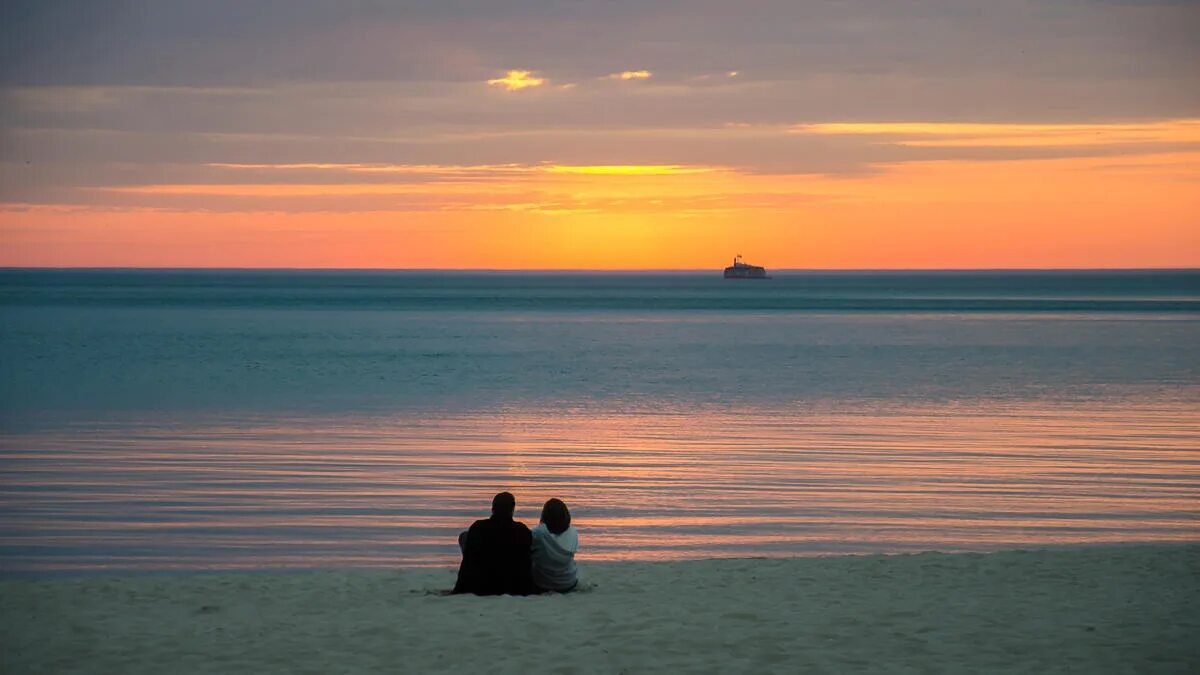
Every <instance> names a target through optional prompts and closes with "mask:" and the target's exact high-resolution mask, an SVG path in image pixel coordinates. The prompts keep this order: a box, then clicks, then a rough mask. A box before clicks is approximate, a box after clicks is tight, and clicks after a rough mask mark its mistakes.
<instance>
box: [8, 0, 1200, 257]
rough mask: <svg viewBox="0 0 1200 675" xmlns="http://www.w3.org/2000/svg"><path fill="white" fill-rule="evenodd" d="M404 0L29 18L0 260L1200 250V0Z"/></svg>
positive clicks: (17, 69)
mask: <svg viewBox="0 0 1200 675" xmlns="http://www.w3.org/2000/svg"><path fill="white" fill-rule="evenodd" d="M939 1H940V0H934V4H937V2H939ZM972 2H975V0H972ZM402 4H403V5H404V6H403V7H402V8H401V9H397V10H396V12H395V13H394V14H392V13H389V12H390V11H391V10H387V11H385V10H382V9H381V10H378V11H379V12H381V14H380V15H379V16H356V15H354V14H353V13H350V14H348V15H347V16H346V17H341V18H338V19H336V20H331V19H329V18H328V17H327V16H326V15H325V14H323V13H322V12H321V11H318V9H315V8H316V5H313V6H312V7H310V6H309V4H308V3H306V2H301V3H300V4H298V5H297V17H296V18H295V19H294V24H292V23H289V24H287V25H286V26H282V25H280V24H277V23H276V22H274V21H273V20H272V19H271V17H270V16H269V15H268V14H262V15H261V16H260V15H259V14H257V13H255V12H253V11H251V10H249V9H248V10H247V14H246V16H245V17H243V18H244V19H245V21H246V24H245V25H243V26H241V27H240V28H239V29H238V31H232V32H231V29H229V28H228V27H227V26H226V24H225V23H222V22H220V21H216V20H215V18H214V21H212V22H206V21H200V20H199V19H198V18H197V17H194V16H193V17H192V18H191V19H189V21H192V22H198V23H197V25H195V26H190V27H189V26H186V23H187V22H184V23H180V20H179V17H180V16H184V15H187V16H192V15H191V14H189V12H192V10H190V9H187V6H186V5H185V4H180V3H174V2H166V3H164V4H163V5H161V6H159V9H158V10H156V11H157V12H158V14H155V13H154V12H150V13H148V14H145V15H136V16H135V15H131V16H125V15H123V14H121V13H120V12H117V13H115V14H114V15H113V16H111V17H107V18H106V19H105V21H107V22H108V23H105V22H101V23H99V24H97V25H95V26H81V27H79V31H80V32H79V35H78V36H77V37H78V39H80V40H83V39H85V38H86V39H100V38H102V37H104V36H105V35H118V34H121V35H129V36H131V37H130V41H129V42H128V43H125V42H122V43H120V45H116V44H115V43H114V44H113V45H110V46H109V47H107V48H106V50H108V51H105V50H101V51H98V52H95V53H88V54H83V53H82V52H81V53H78V54H77V53H76V52H73V51H70V50H66V51H59V52H54V51H53V50H52V49H51V47H53V45H54V44H57V42H56V41H61V40H66V39H67V38H68V37H70V34H69V31H68V30H67V28H68V27H66V26H64V25H63V24H61V21H62V17H61V16H60V15H50V14H46V15H44V16H43V15H41V14H38V13H37V12H33V11H32V10H31V13H30V14H29V16H18V17H16V18H17V19H21V20H23V21H24V22H25V23H23V24H21V25H20V26H19V27H20V28H21V30H22V31H24V32H23V33H22V35H25V37H22V38H20V40H17V38H18V37H20V36H17V35H16V34H15V33H14V35H13V36H11V37H13V40H15V41H14V42H12V44H14V45H17V46H16V47H14V49H16V51H14V54H16V55H17V56H19V57H20V58H14V59H13V60H11V63H10V65H11V67H10V68H8V69H2V70H0V100H2V102H3V112H4V114H3V115H2V116H0V132H2V133H3V135H4V138H5V139H6V143H5V144H4V147H3V148H2V149H0V266H122V267H300V268H307V267H313V268H320V267H332V268H350V267H366V268H427V267H438V268H509V269H512V268H531V269H532V268H554V269H564V268H571V269H621V268H637V269H646V268H650V269H671V268H677V269H678V268H682V269H697V268H702V269H710V268H715V267H720V266H723V265H724V264H727V261H728V260H729V259H730V258H731V257H732V256H733V255H734V254H736V253H740V254H743V255H744V256H745V257H746V259H747V260H749V261H751V262H753V263H756V264H762V265H766V266H768V267H771V268H1047V267H1089V268H1094V267H1200V197H1198V195H1200V189H1197V188H1198V186H1200V96H1197V95H1196V94H1197V93H1198V92H1197V88H1196V87H1195V81H1194V71H1192V70H1191V69H1190V68H1188V67H1187V65H1186V64H1188V63H1191V62H1192V60H1191V59H1190V58H1189V57H1190V56H1192V55H1193V52H1196V51H1198V50H1197V48H1196V47H1195V43H1194V41H1190V40H1189V39H1188V35H1189V34H1190V33H1189V32H1188V31H1186V30H1183V29H1184V28H1185V27H1186V26H1189V25H1192V24H1195V25H1200V12H1198V11H1196V10H1194V9H1193V8H1190V7H1186V6H1180V7H1168V6H1163V7H1158V6H1155V7H1148V6H1140V5H1134V6H1124V5H1122V6H1113V5H1107V4H1103V3H1100V4H1091V3H1083V4H1080V5H1078V6H1076V5H1071V6H1066V5H1064V6H1062V7H1057V6H1055V7H1041V6H1038V7H1025V8H1024V9H1021V11H1015V10H1014V9H1013V8H1012V7H1009V5H1008V4H1006V3H999V4H997V3H985V2H982V0H978V2H976V3H975V4H976V5H977V8H976V9H977V10H978V12H977V13H978V14H979V16H978V17H976V16H975V15H974V14H972V13H971V12H950V11H949V9H947V11H946V13H944V14H937V13H936V12H933V13H931V14H930V15H929V16H918V15H913V14H911V13H907V12H898V11H894V8H892V7H891V6H889V5H887V4H886V3H866V5H869V6H870V7H873V8H874V9H873V10H871V11H866V10H863V11H862V12H861V13H853V12H850V13H847V12H849V10H847V9H846V8H844V7H840V6H833V5H830V6H825V5H810V4H804V3H801V4H796V3H787V2H782V1H776V0H754V3H752V4H755V5H756V6H760V7H759V9H760V10H761V11H758V12H757V13H753V12H751V13H747V14H746V15H745V16H742V15H741V14H739V15H737V16H729V15H727V14H725V13H722V12H718V11H716V9H715V8H717V7H718V5H713V6H712V7H710V8H709V9H711V10H712V11H710V12H703V11H696V12H691V13H687V14H686V15H684V14H678V13H675V12H674V11H673V10H672V11H664V12H663V13H661V14H660V13H655V12H649V11H648V10H646V9H644V8H637V7H632V6H631V7H624V6H622V7H619V8H611V9H610V10H608V11H609V13H604V12H601V13H599V14H596V15H595V16H591V15H586V16H585V15H584V14H587V12H590V11H592V10H586V11H585V10H581V9H578V8H574V9H573V8H572V7H573V6H568V5H562V6H559V5H558V4H556V3H551V4H550V5H548V6H547V7H546V8H544V11H542V12H541V13H539V14H536V15H531V16H527V17H521V16H516V15H511V16H510V14H511V13H512V12H517V13H518V14H519V13H520V12H523V11H524V10H522V9H520V8H519V7H517V6H515V5H514V6H512V7H509V10H511V12H510V11H508V10H506V11H505V12H501V11H499V9H497V10H496V12H494V13H493V12H481V13H461V14H459V13H457V12H456V10H453V9H446V10H444V12H443V11H442V10H438V11H433V10H428V9H427V8H423V6H421V5H420V4H412V5H411V6H409V5H408V4H404V3H402ZM700 4H702V5H705V3H700ZM866 5H864V6H866ZM705 6H707V5H705ZM580 12H583V14H580ZM935 15H937V16H942V19H939V20H936V21H935V20H933V19H931V18H930V17H932V16H935ZM129 21H133V22H136V23H137V25H138V26H140V27H142V28H146V26H150V25H151V24H153V25H154V26H156V28H155V30H149V28H146V30H143V31H142V32H137V31H133V32H130V30H127V29H129V27H130V26H133V25H134V24H132V23H131V24H129V26H126V25H125V24H124V23H122V22H129ZM14 25H16V24H14ZM1064 26H1070V27H1071V29H1072V31H1073V32H1072V33H1071V35H1072V36H1073V37H1072V38H1071V39H1070V40H1068V41H1066V42H1064V41H1063V39H1062V35H1063V32H1062V28H1063V27H1064ZM185 27H186V28H187V29H188V31H191V32H188V33H187V35H188V36H190V37H189V38H188V39H193V40H198V39H200V38H198V37H196V36H198V35H199V36H202V37H203V38H204V39H205V40H207V42H203V44H205V45H206V48H205V49H203V50H192V51H178V52H172V51H171V50H177V49H180V47H179V44H181V43H180V42H179V40H176V39H175V38H173V37H172V35H174V33H173V31H175V32H178V31H181V30H183V29H184V28H185ZM599 27H607V29H606V30H604V31H599V33H598V32H597V31H598V28H599ZM739 27H740V28H739ZM1176 27H1178V28H1179V29H1178V30H1176ZM534 28H536V29H537V30H536V31H535V30H533V29H534ZM550 28H553V30H554V31H557V33H554V32H547V31H549V30H550ZM684 28H687V29H688V30H687V31H684V30H683V29H684ZM851 29H853V30H851ZM12 30H16V29H15V28H14V29H12ZM39 30H40V31H43V32H44V33H45V36H44V37H45V38H46V39H45V40H42V41H39V40H34V39H33V38H31V37H28V36H29V35H35V36H36V34H38V31H39ZM156 31H157V32H156ZM526 31H532V32H531V33H530V35H534V34H536V36H539V37H529V38H528V39H527V40H515V39H512V36H514V35H524V34H525V32H526ZM598 34H603V35H604V36H605V39H606V40H608V42H607V43H600V42H596V41H595V40H596V39H598V38H595V35H598ZM705 35H708V36H709V38H708V39H710V40H720V41H722V42H721V43H720V47H721V48H720V49H715V50H714V49H712V48H711V47H713V46H714V45H712V44H708V45H707V46H705V47H704V49H701V47H702V46H704V45H703V44H702V38H703V37H704V36H705ZM830 35H837V36H838V40H841V41H842V42H839V44H843V46H851V45H855V46H856V48H855V49H846V50H841V51H836V50H835V51H830V50H829V49H828V48H825V47H822V46H821V45H822V44H825V42H823V41H826V42H827V41H828V40H829V39H831V38H830ZM247 36H251V37H253V38H254V40H250V41H247V39H246V37H247ZM739 36H740V37H739ZM747 36H754V39H749V38H748V37H747ZM400 38H404V39H400ZM435 38H436V39H435ZM668 38H670V39H668ZM768 38H770V39H768ZM181 39H182V38H181ZM772 40H773V41H772ZM693 41H699V42H695V43H694V44H693V43H692V42H693ZM1014 41H1015V42H1014ZM1068 43H1069V44H1068ZM106 44H108V43H106ZM182 44H187V43H186V41H185V42H184V43H182ZM328 44H336V45H339V49H341V50H342V51H336V52H330V51H321V46H322V45H328ZM347 45H354V46H355V47H354V48H353V49H347V48H346V46H347ZM584 45H592V47H594V48H593V49H591V50H590V51H589V50H587V49H576V47H582V46H584ZM655 45H658V46H657V47H655ZM664 45H673V46H670V47H668V46H664ZM968 45H969V46H970V48H969V49H968V48H967V46H968ZM1130 45H1133V46H1135V47H1138V48H1139V49H1133V50H1131V49H1129V47H1130ZM1001 46H1003V47H1004V49H1003V50H1002V51H1001V50H1000V47H1001ZM600 47H603V49H601V48H600ZM783 47H786V49H784V48H783ZM1010 47H1012V48H1011V49H1010ZM1122 49H1123V50H1124V51H1122ZM122 50H125V51H122ZM406 50H407V51H406ZM165 53H174V54H175V56H174V57H172V58H158V57H157V56H155V58H151V56H152V55H159V54H165ZM224 54H228V55H229V60H228V61H221V58H222V55H224ZM239 54H240V56H237V55H239ZM700 54H703V55H704V58H701V59H699V60H698V59H697V55H700ZM1121 54H1125V55H1124V56H1120V55H1121ZM1130 54H1135V56H1131V55H1130ZM235 56H237V58H234V57H235ZM1118 56H1120V58H1118ZM85 57H86V58H85ZM135 57H136V58H135ZM214 59H216V61H214ZM1129 59H1137V63H1135V64H1133V65H1129ZM381 60H382V61H381ZM381 62H387V63H392V64H395V67H396V71H395V73H392V74H390V76H389V74H388V73H386V72H383V71H381V70H380V69H379V63H381ZM292 63H295V64H301V65H302V67H300V66H297V67H298V68H299V69H298V70H289V68H290V65H289V64H292ZM1134 66H1137V68H1136V70H1137V72H1138V73H1139V74H1138V76H1137V77H1131V76H1130V75H1129V72H1126V71H1125V70H1123V69H1124V68H1126V67H1134ZM1143 73H1152V75H1143ZM1189 84H1190V88H1189V86H1188V85H1189Z"/></svg>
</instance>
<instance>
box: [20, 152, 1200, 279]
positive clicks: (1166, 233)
mask: <svg viewBox="0 0 1200 675" xmlns="http://www.w3.org/2000/svg"><path fill="white" fill-rule="evenodd" d="M334 170H335V171H339V172H342V173H344V174H346V176H347V177H346V179H345V180H346V182H342V183H321V184H297V183H289V182H283V183H270V184H255V183H228V184H204V185H178V184H163V185H158V184H156V185H142V186H130V187H122V188H117V190H119V191H121V192H122V193H125V194H132V195H134V196H138V195H153V196H164V195H166V196H175V195H193V196H194V195H199V196H202V197H204V198H207V199H212V200H221V199H226V198H230V197H243V196H250V197H252V198H265V199H269V200H277V201H282V202H285V203H286V202H289V201H293V202H295V201H300V202H303V201H305V200H309V199H322V198H327V197H332V198H337V199H345V198H348V199H351V200H353V199H355V198H360V197H363V196H369V195H378V194H384V195H390V194H397V193H398V194H405V195H408V194H417V195H419V196H421V197H422V198H426V199H430V200H432V201H433V203H434V204H435V206H431V207H430V208H428V209H415V210H405V211H389V210H386V208H384V209H382V210H377V211H369V212H349V213H341V212H337V211H324V210H317V211H302V212H287V211H283V210H262V211H251V212H245V211H238V210H235V211H228V212H221V213H214V212H208V211H204V210H202V209H181V208H165V207H139V206H136V205H127V206H121V207H104V208H92V207H75V206H30V207H27V208H25V209H24V210H15V209H14V210H8V211H5V212H4V213H3V214H0V231H2V232H3V236H4V242H5V246H4V249H3V252H2V253H0V256H2V257H0V261H2V262H3V264H4V265H17V266H21V265H35V266H41V265H46V266H166V267H192V266H201V267H205V266H223V267H224V266H227V267H260V266H261V267H370V268H397V267H399V268H411V267H449V268H584V269H620V268H658V269H664V268H711V267H715V266H719V265H723V264H724V263H725V261H726V260H727V259H729V258H730V257H731V256H732V255H733V254H734V253H742V254H744V255H745V256H747V258H749V259H751V260H752V261H754V262H756V263H758V264H764V265H768V266H770V267H776V268H785V267H799V268H904V267H912V268H973V267H985V268H997V267H1004V268H1007V267H1140V266H1146V267H1194V266H1198V265H1200V227H1198V226H1197V214H1200V190H1196V189H1195V187H1196V185H1197V184H1198V179H1200V152H1192V153H1171V154H1154V155H1138V156H1134V157H1120V156H1118V157H1090V158H1070V159H1044V160H1042V159H1038V160H1020V161H1003V162H993V161H977V162H971V161H962V160H955V161H927V162H914V163H901V164H895V165H887V166H881V167H879V170H878V172H875V173H866V174H863V175H856V176H841V177H830V176H823V175H788V174H785V175H764V174H750V173H744V172H740V171H737V170H733V169H726V168H720V167H639V168H628V169H625V170H624V171H622V170H621V169H619V168H616V167H602V168H595V167H594V168H590V169H582V168H571V169H563V168H555V167H540V168H539V167H534V168H532V169H530V168H525V169H518V168H514V167H502V168H498V169H494V170H490V169H486V168H484V169H479V168H477V169H476V171H477V172H481V173H484V174H488V173H489V172H494V173H495V174H496V175H494V176H488V177H487V178H485V179H474V180H471V181H460V180H456V178H455V176H456V175H457V172H456V171H454V170H449V169H446V170H444V173H445V175H446V177H447V179H446V180H445V181H441V180H439V181H434V182H426V183H417V184H412V183H401V184H390V183H386V182H385V183H366V184H362V183H357V182H354V177H353V176H354V174H356V173H358V171H356V170H351V171H347V170H345V169H344V168H338V169H334ZM427 170H428V169H427ZM234 171H236V170H234ZM280 171H284V172H286V171H287V169H280ZM135 204H136V202H135Z"/></svg>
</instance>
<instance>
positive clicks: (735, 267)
mask: <svg viewBox="0 0 1200 675" xmlns="http://www.w3.org/2000/svg"><path fill="white" fill-rule="evenodd" d="M725 278H726V279H770V278H771V277H769V276H767V270H766V268H765V267H759V266H758V265H751V264H749V263H744V262H742V254H740V253H739V254H737V255H736V256H734V258H733V264H732V265H730V266H729V267H726V268H725Z"/></svg>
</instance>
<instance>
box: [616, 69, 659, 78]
mask: <svg viewBox="0 0 1200 675" xmlns="http://www.w3.org/2000/svg"><path fill="white" fill-rule="evenodd" d="M653 75H654V73H651V72H650V71H648V70H623V71H621V72H619V73H612V74H609V75H605V76H604V77H605V79H609V80H648V79H650V77H652V76H653Z"/></svg>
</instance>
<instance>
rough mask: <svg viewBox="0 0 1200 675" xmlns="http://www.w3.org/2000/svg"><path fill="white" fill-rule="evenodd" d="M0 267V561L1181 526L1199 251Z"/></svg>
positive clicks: (383, 559) (1009, 543)
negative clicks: (579, 537)
mask: <svg viewBox="0 0 1200 675" xmlns="http://www.w3.org/2000/svg"><path fill="white" fill-rule="evenodd" d="M773 274H774V276H775V278H774V279H772V280H769V281H725V280H723V279H721V278H720V276H719V273H718V274H715V275H714V274H699V273H660V274H516V273H452V272H392V273H388V272H295V271H271V272H249V271H247V272H227V271H31V270H0V320H2V329H0V479H2V480H0V516H2V518H0V523H2V524H0V570H3V571H4V572H6V573H49V572H66V573H81V572H90V571H97V570H145V571H154V570H166V569H228V568H274V567H279V566H287V567H344V566H380V565H405V564H451V563H452V562H453V560H454V556H455V549H454V546H453V544H452V542H453V537H454V535H455V534H456V533H457V531H458V529H461V528H462V527H463V526H464V525H465V524H467V523H468V522H469V521H470V520H471V519H473V518H474V517H477V516H479V515H480V514H481V513H482V512H483V511H486V506H487V503H488V501H489V500H490V496H491V494H492V493H494V492H495V491H498V490H500V489H511V490H513V491H514V492H515V493H516V494H517V496H518V500H519V512H520V513H521V515H523V516H524V517H526V518H528V519H535V518H536V506H537V505H538V504H540V502H541V501H542V500H544V499H546V498H548V497H550V496H559V497H563V498H564V499H566V500H567V501H568V504H571V505H572V508H573V510H574V511H575V513H576V518H577V521H578V524H579V525H580V529H581V532H582V533H583V535H584V541H585V546H586V547H587V548H586V552H587V554H588V555H590V556H592V557H593V558H594V559H617V558H639V559H646V558H662V557H668V558H677V557H709V556H713V555H803V554H815V553H833V552H859V551H906V550H924V549H939V550H989V549H994V548H1006V547H1014V546H1028V545H1061V544H1082V543H1098V542H1126V541H1128V542H1141V541H1175V540H1180V539H1188V540H1195V539H1200V528H1198V527H1197V523H1198V522H1200V508H1198V507H1197V506H1196V504H1198V503H1200V499H1198V498H1200V450H1198V445H1200V444H1198V443H1197V438H1198V437H1200V433H1198V432H1200V422H1198V418H1197V415H1196V412H1197V404H1198V403H1200V386H1198V385H1200V273H1197V272H1194V271H1181V272H1171V271H1155V272H1133V271H1130V272H1022V273H1005V272H976V273H954V272H936V273H879V272H877V273H870V272H864V273H849V272H847V273H799V272H796V273H788V272H774V273H773Z"/></svg>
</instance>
